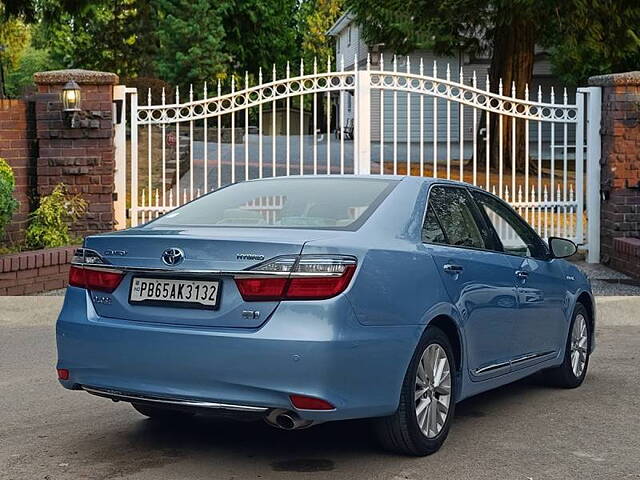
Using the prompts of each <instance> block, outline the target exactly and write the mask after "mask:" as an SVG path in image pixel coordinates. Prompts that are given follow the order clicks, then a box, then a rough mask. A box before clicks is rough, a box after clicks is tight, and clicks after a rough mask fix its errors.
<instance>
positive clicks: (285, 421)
mask: <svg viewBox="0 0 640 480" xmlns="http://www.w3.org/2000/svg"><path fill="white" fill-rule="evenodd" d="M276 423H277V424H278V426H279V427H280V428H282V429H283V430H293V429H294V428H296V422H295V420H294V419H293V418H292V417H291V415H287V414H286V413H281V414H280V415H278V416H277V417H276Z"/></svg>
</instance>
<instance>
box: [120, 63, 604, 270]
mask: <svg viewBox="0 0 640 480" xmlns="http://www.w3.org/2000/svg"><path fill="white" fill-rule="evenodd" d="M390 63H391V65H388V64H387V67H386V68H385V65H384V58H381V61H380V64H379V65H376V66H375V67H372V66H371V65H370V63H369V61H368V60H367V63H366V65H365V66H363V68H361V69H359V70H358V69H357V67H356V70H344V68H340V69H338V70H337V71H332V70H331V68H330V65H327V68H326V71H325V72H320V71H319V70H318V67H317V65H313V69H312V73H307V74H305V70H304V65H302V64H301V65H300V70H299V74H297V75H295V74H294V75H292V72H291V71H290V68H289V66H287V68H286V71H285V72H284V75H282V78H278V76H277V74H276V70H275V67H274V69H273V71H272V72H271V75H270V79H268V80H267V79H265V78H263V75H262V72H261V73H260V75H259V78H258V79H257V85H255V86H251V85H250V84H249V78H248V76H246V75H245V77H244V79H243V81H241V82H240V81H237V80H236V78H235V77H234V78H232V81H231V88H230V92H228V93H225V94H223V93H222V88H221V85H220V83H218V84H217V86H216V89H215V94H214V95H211V92H210V91H209V89H208V87H207V85H205V86H204V88H203V89H202V92H200V93H199V94H197V93H195V92H194V90H193V88H191V89H190V90H189V92H188V99H187V101H183V102H181V96H180V95H181V94H180V91H179V90H178V89H177V88H176V90H175V96H174V97H173V98H171V99H169V98H168V96H167V94H166V93H165V92H164V91H163V92H162V94H161V98H160V102H159V103H158V104H153V101H152V95H151V92H150V91H149V92H147V94H146V95H145V96H146V100H145V102H144V103H145V105H140V104H139V98H138V92H137V90H136V89H130V88H126V87H116V92H117V94H116V96H117V98H119V99H120V100H121V101H123V102H125V101H126V99H127V98H128V100H129V121H130V129H129V134H128V135H127V129H126V126H125V125H124V122H122V123H121V124H120V125H118V127H117V129H116V157H117V161H116V163H117V173H116V190H117V193H118V198H119V199H120V200H119V201H118V202H117V204H116V210H117V211H116V217H117V220H118V223H119V225H122V226H124V225H126V224H127V220H126V212H127V205H129V208H128V212H129V219H130V225H132V226H135V225H138V224H139V223H141V222H145V221H148V220H150V219H152V218H155V217H157V216H158V215H160V214H162V213H164V212H167V211H169V210H171V209H173V208H175V207H176V206H179V205H181V204H183V203H185V202H187V201H189V200H192V199H193V198H196V197H198V196H200V195H202V194H204V193H206V192H208V191H211V190H213V189H216V188H219V187H221V186H224V185H226V184H229V183H234V182H237V181H242V180H247V179H253V178H262V177H271V176H280V175H317V174H346V173H353V174H409V175H423V176H434V177H439V178H448V179H453V180H464V181H467V182H468V183H472V184H474V185H478V186H481V187H483V188H485V189H486V190H489V191H492V192H493V193H495V194H497V195H499V196H500V197H502V198H503V199H505V200H506V201H508V202H510V203H511V205H513V207H514V208H515V209H516V210H517V211H518V212H519V213H520V214H521V215H522V216H523V217H524V218H525V219H527V220H528V221H529V223H530V224H531V225H532V226H533V227H534V228H535V229H536V230H537V231H538V232H539V233H540V234H541V235H542V236H543V237H545V238H546V237H549V236H553V235H557V236H564V237H568V238H571V239H573V240H574V241H576V242H577V243H579V244H585V240H586V244H587V245H588V250H589V254H588V255H589V259H590V260H591V261H597V259H598V258H599V178H600V172H599V156H600V136H599V126H600V90H599V88H583V89H578V91H577V95H576V99H575V102H574V103H569V101H568V96H567V92H566V90H565V91H564V92H563V93H562V95H561V100H560V101H559V102H558V101H556V97H555V93H554V91H553V89H552V90H551V91H550V92H548V93H547V94H543V91H542V89H539V90H538V91H537V92H536V93H535V94H531V95H530V93H529V91H528V89H527V90H526V92H525V95H524V98H522V99H520V98H516V95H515V89H513V88H511V89H506V88H505V89H504V90H505V91H503V87H502V85H500V89H499V92H498V93H491V92H490V91H489V79H488V78H483V79H478V78H477V76H476V74H475V72H472V73H471V74H470V75H465V72H463V71H460V72H459V73H456V77H457V78H453V75H452V72H451V71H450V70H449V68H447V69H446V72H445V73H444V75H442V76H440V75H439V74H438V71H437V65H436V64H434V65H433V67H430V68H429V71H427V68H426V66H425V65H423V63H422V62H420V64H419V65H413V66H412V65H410V62H409V59H408V58H407V59H406V60H403V61H401V62H399V61H398V59H396V57H394V58H393V61H392V62H390ZM342 64H343V62H342ZM356 65H357V64H356ZM240 84H241V85H240ZM507 90H510V91H507ZM127 94H129V95H127ZM183 95H184V94H183ZM544 95H547V99H546V100H545V99H544ZM533 97H535V98H533ZM183 98H184V97H183ZM543 100H544V101H543ZM123 118H124V117H123ZM492 122H493V123H492ZM522 124H524V125H522ZM492 125H494V128H492V127H491V126H492ZM495 125H497V127H495ZM492 132H493V134H494V136H497V137H498V138H497V144H498V147H497V151H498V155H497V156H498V158H492V157H491V152H492V150H491V148H492V138H491V135H492ZM523 136H524V138H523ZM127 137H128V139H127ZM495 140H496V139H495V138H494V141H495ZM503 144H508V145H510V147H511V151H510V152H509V151H508V150H506V151H505V145H503ZM518 144H520V145H523V147H524V148H519V149H517V145H518ZM494 152H495V147H494ZM585 152H586V157H585ZM507 156H509V157H510V160H507V159H506V158H505V157H507ZM127 177H128V179H127ZM585 179H586V180H587V189H586V190H587V191H586V192H585ZM585 199H586V203H587V205H586V209H585ZM585 213H586V215H585ZM585 222H587V224H588V228H587V230H588V235H587V238H586V239H585V235H584V231H585Z"/></svg>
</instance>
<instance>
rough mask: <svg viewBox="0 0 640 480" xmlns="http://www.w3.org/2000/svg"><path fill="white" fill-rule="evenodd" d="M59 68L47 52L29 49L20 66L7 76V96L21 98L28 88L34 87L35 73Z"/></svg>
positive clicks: (25, 52) (26, 50)
mask: <svg viewBox="0 0 640 480" xmlns="http://www.w3.org/2000/svg"><path fill="white" fill-rule="evenodd" d="M58 68H60V65H59V64H57V63H56V62H55V61H54V60H52V59H51V56H50V55H49V52H48V51H47V50H40V49H37V48H34V47H33V46H29V47H27V48H26V49H25V51H24V54H23V55H22V57H21V58H20V61H19V62H18V65H17V66H16V67H15V68H13V69H12V70H10V71H9V72H8V74H7V76H6V89H7V95H8V96H9V97H19V96H20V95H22V94H23V92H24V90H25V89H26V88H27V87H28V86H30V85H33V74H34V73H36V72H43V71H46V70H55V69H58Z"/></svg>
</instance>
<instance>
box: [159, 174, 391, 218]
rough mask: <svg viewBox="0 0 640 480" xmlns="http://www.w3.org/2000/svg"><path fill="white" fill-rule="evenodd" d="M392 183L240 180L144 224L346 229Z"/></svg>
mask: <svg viewBox="0 0 640 480" xmlns="http://www.w3.org/2000/svg"><path fill="white" fill-rule="evenodd" d="M397 183H398V181H397V180H386V179H355V178H277V179H268V180H259V181H251V182H242V183H237V184H234V185H229V186H228V187H225V188H221V189H220V190H216V191H215V192H212V193H210V194H208V195H204V196H202V197H200V198H198V199H197V200H194V201H193V202H191V203H188V204H186V205H184V206H183V207H181V208H178V209H176V210H174V211H172V212H169V213H167V214H166V215H164V216H163V217H160V218H158V219H157V220H155V221H153V222H151V223H150V225H151V226H154V227H155V226H220V227H231V226H233V227H236V226H239V227H261V228H269V227H276V228H277V227H280V228H311V229H338V230H350V229H351V230H352V229H356V228H358V227H359V226H360V225H362V223H364V221H365V220H366V219H367V218H368V217H369V215H371V213H373V211H374V210H375V209H376V208H377V206H378V205H379V204H380V203H381V202H382V201H383V200H384V198H385V197H386V196H387V195H388V194H389V192H390V191H391V190H392V189H393V187H394V186H395V185H396V184H397Z"/></svg>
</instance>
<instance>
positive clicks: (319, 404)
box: [289, 395, 336, 410]
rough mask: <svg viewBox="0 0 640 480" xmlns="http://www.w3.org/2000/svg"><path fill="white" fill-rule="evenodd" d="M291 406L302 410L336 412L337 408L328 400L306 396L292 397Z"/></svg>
mask: <svg viewBox="0 0 640 480" xmlns="http://www.w3.org/2000/svg"><path fill="white" fill-rule="evenodd" d="M289 398H290V399H291V404H292V405H293V406H294V407H296V408H297V409H300V410H334V409H335V408H336V407H334V406H333V405H331V404H330V403H329V402H327V401H326V400H322V399H320V398H313V397H307V396H305V395H290V396H289Z"/></svg>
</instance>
